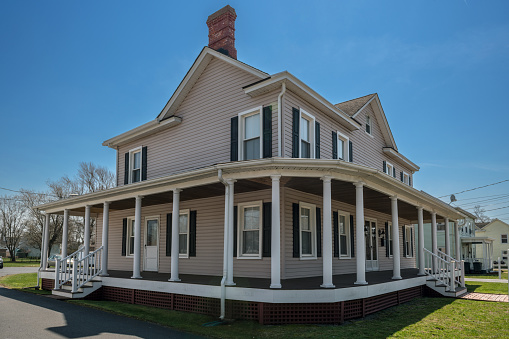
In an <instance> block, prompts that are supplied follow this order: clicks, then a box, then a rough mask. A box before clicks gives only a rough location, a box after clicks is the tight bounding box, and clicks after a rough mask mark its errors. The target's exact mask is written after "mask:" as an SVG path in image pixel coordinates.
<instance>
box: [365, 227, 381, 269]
mask: <svg viewBox="0 0 509 339" xmlns="http://www.w3.org/2000/svg"><path fill="white" fill-rule="evenodd" d="M364 237H365V243H366V271H378V234H377V231H376V221H375V220H365V221H364Z"/></svg>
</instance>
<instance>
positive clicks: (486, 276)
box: [465, 270, 507, 280]
mask: <svg viewBox="0 0 509 339" xmlns="http://www.w3.org/2000/svg"><path fill="white" fill-rule="evenodd" d="M465 278H478V279H498V272H497V274H466V275H465ZM502 279H504V280H507V270H502Z"/></svg>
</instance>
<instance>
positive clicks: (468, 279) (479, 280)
mask: <svg viewBox="0 0 509 339" xmlns="http://www.w3.org/2000/svg"><path fill="white" fill-rule="evenodd" d="M465 281H477V282H494V283H503V284H507V279H481V278H465Z"/></svg>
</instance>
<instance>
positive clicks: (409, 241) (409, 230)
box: [405, 225, 415, 258]
mask: <svg viewBox="0 0 509 339" xmlns="http://www.w3.org/2000/svg"><path fill="white" fill-rule="evenodd" d="M412 229H413V227H412V226H410V225H405V233H406V234H405V240H406V241H408V244H409V245H410V246H407V245H406V244H405V248H406V249H407V251H408V252H410V255H407V254H406V253H405V258H413V257H414V253H413V252H415V249H414V251H412V250H411V249H412V247H414V245H412V243H413V242H414V238H415V234H414V235H413V236H412V237H411V238H410V237H409V235H411V234H412V233H413V232H412ZM409 238H410V240H409ZM409 248H410V250H409Z"/></svg>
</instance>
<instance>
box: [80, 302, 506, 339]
mask: <svg viewBox="0 0 509 339" xmlns="http://www.w3.org/2000/svg"><path fill="white" fill-rule="evenodd" d="M71 302H72V303H75V304H79V305H85V306H89V307H93V308H98V309H101V310H106V311H108V312H112V313H116V314H120V315H123V316H129V317H133V318H137V319H141V320H146V321H150V322H153V323H157V324H160V325H164V326H169V327H173V328H176V329H179V330H183V331H186V332H192V333H195V334H201V335H206V336H211V337H216V338H272V337H277V338H278V339H284V338H324V337H327V338H356V339H360V338H387V337H393V338H401V337H405V338H407V337H438V338H459V337H479V338H482V337H484V338H488V337H491V338H507V337H509V307H508V305H507V304H506V303H496V302H491V303H490V302H482V301H472V300H461V299H449V298H418V299H415V300H413V301H411V302H409V303H406V304H403V305H400V306H396V307H393V308H390V309H388V310H385V311H382V312H379V313H376V314H374V315H371V316H368V317H366V318H364V319H360V320H356V321H350V322H347V323H345V324H343V325H341V326H333V325H284V326H262V325H260V324H258V323H256V322H252V321H235V322H232V323H229V324H226V325H221V326H214V327H204V326H202V325H203V324H204V323H207V322H210V321H214V320H217V319H216V318H212V317H207V316H203V315H198V314H192V313H185V312H176V311H167V310H162V309H157V308H152V307H147V306H140V305H130V304H122V303H116V302H112V301H87V300H73V301H71Z"/></svg>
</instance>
